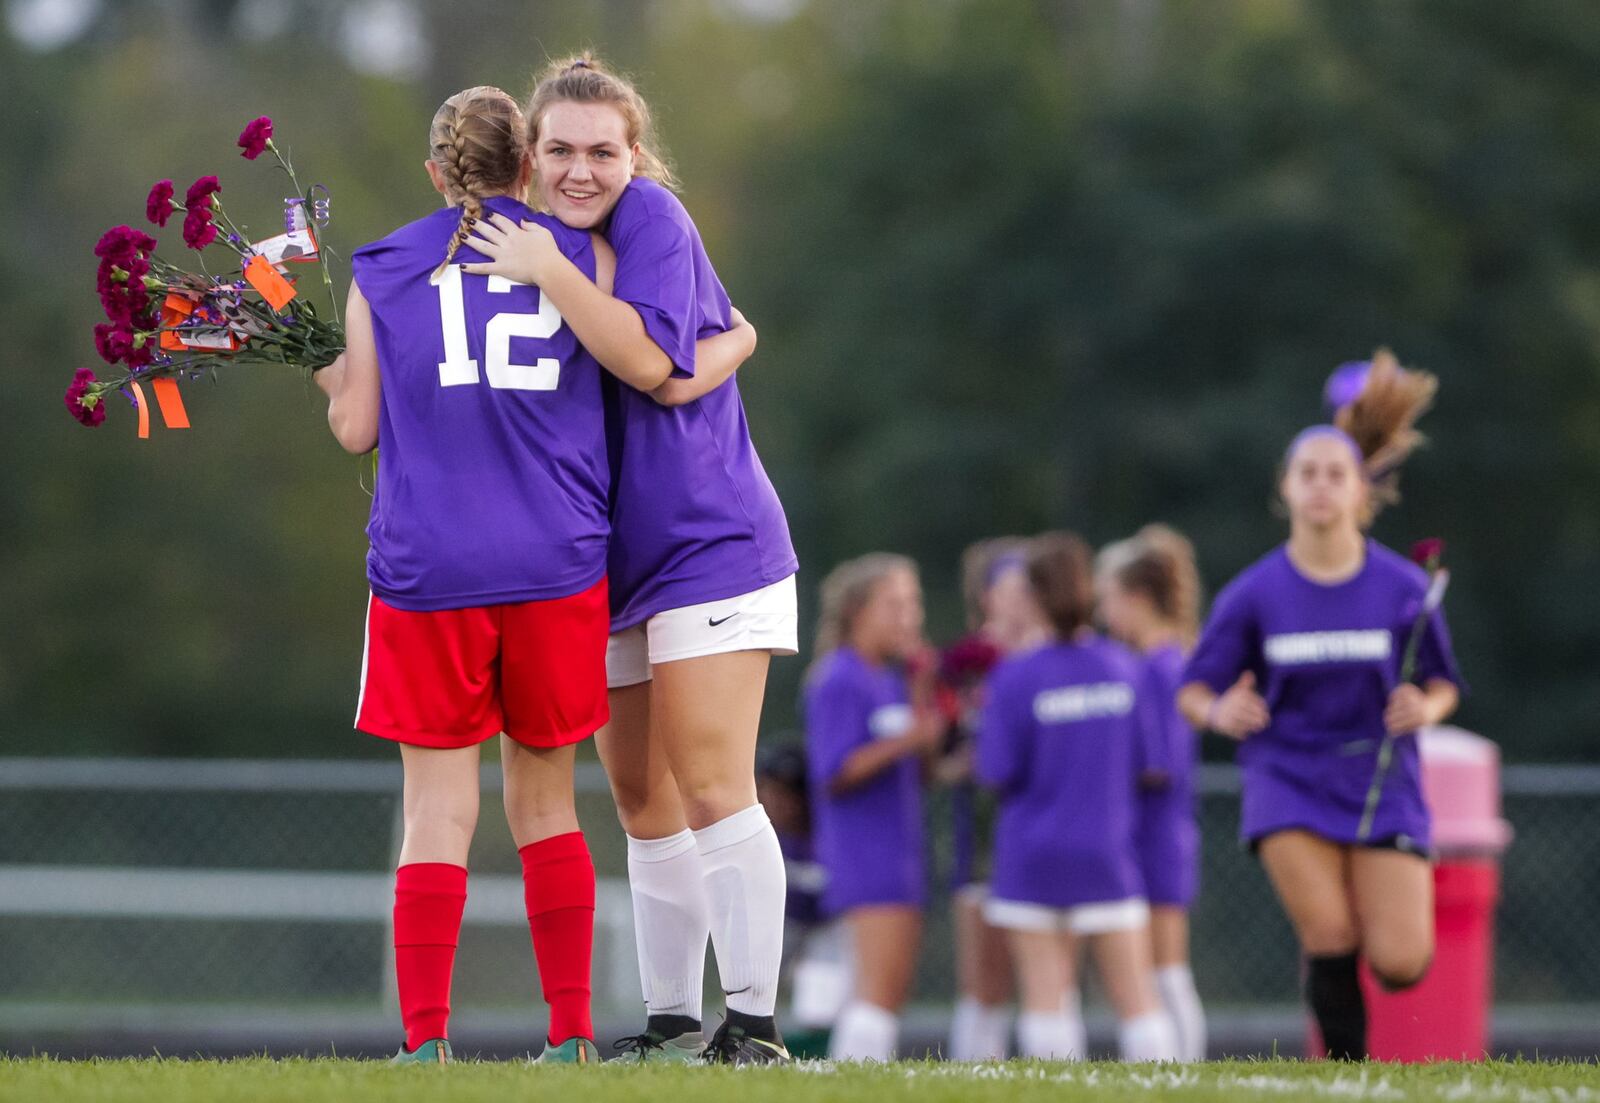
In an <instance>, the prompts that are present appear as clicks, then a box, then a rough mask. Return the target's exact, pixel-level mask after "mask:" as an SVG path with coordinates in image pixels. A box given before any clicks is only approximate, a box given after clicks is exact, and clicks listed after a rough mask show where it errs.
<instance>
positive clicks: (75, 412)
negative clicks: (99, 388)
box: [64, 368, 106, 429]
mask: <svg viewBox="0 0 1600 1103" xmlns="http://www.w3.org/2000/svg"><path fill="white" fill-rule="evenodd" d="M94 381H95V378H94V372H92V371H90V370H89V369H88V368H79V369H78V370H77V371H76V372H75V373H73V376H72V385H71V386H70V387H68V388H67V393H66V395H65V396H64V401H65V402H66V404H67V412H68V413H70V414H71V415H72V416H73V417H75V418H77V419H78V422H79V424H82V425H85V426H87V427H89V428H90V429H93V428H94V427H95V426H96V425H99V424H100V423H101V422H102V421H104V420H105V419H106V404H105V403H104V402H101V401H100V400H99V399H98V398H95V399H89V398H88V395H89V384H91V383H93V382H94Z"/></svg>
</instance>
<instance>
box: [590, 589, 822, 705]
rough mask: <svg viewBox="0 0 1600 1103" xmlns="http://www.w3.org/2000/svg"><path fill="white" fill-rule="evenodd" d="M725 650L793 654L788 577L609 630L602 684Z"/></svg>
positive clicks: (794, 621) (796, 626) (795, 626)
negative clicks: (744, 591)
mask: <svg viewBox="0 0 1600 1103" xmlns="http://www.w3.org/2000/svg"><path fill="white" fill-rule="evenodd" d="M730 651H770V652H772V653H773V654H774V655H794V654H798V653H799V651H800V610H799V606H798V604H797V602H796V599H795V588H794V575H790V576H789V577H788V578H783V579H779V580H778V581H777V582H774V583H772V585H770V586H763V587H761V589H759V590H752V591H750V592H749V593H748V594H740V595H739V596H737V597H725V598H723V599H722V600H720V601H706V602H702V603H701V604H699V605H686V606H684V607H683V608H682V609H668V610H666V611H665V612H661V613H657V614H656V615H655V616H653V617H651V618H650V619H649V620H647V621H645V622H644V623H643V624H636V625H634V626H633V627H632V628H624V629H623V630H622V631H620V632H615V633H613V634H612V636H611V641H610V643H609V644H608V645H607V646H606V685H607V686H608V687H610V688H611V689H616V688H617V687H619V686H633V685H638V684H639V683H640V682H648V681H649V680H650V667H651V665H652V664H654V663H670V662H675V661H676V660H678V659H695V658H699V657H700V656H702V655H722V654H726V653H727V652H730Z"/></svg>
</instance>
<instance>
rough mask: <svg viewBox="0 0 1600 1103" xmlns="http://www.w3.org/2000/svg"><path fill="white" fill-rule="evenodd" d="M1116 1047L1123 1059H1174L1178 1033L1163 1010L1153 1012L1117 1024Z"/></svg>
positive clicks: (1176, 1054) (1175, 1057) (1176, 1050)
mask: <svg viewBox="0 0 1600 1103" xmlns="http://www.w3.org/2000/svg"><path fill="white" fill-rule="evenodd" d="M1117 1049H1118V1051H1119V1052H1120V1054H1121V1057H1122V1059H1123V1060H1124V1061H1176V1060H1177V1059H1178V1038H1177V1032H1176V1031H1174V1030H1173V1029H1172V1020H1171V1019H1169V1018H1168V1017H1167V1013H1166V1012H1165V1011H1152V1012H1150V1013H1149V1014H1148V1015H1140V1016H1139V1017H1138V1018H1136V1019H1124V1020H1123V1021H1122V1022H1121V1024H1119V1026H1118V1028H1117Z"/></svg>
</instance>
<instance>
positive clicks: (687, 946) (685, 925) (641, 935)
mask: <svg viewBox="0 0 1600 1103" xmlns="http://www.w3.org/2000/svg"><path fill="white" fill-rule="evenodd" d="M628 889H629V891H630V894H631V895H632V897H633V932H634V945H635V947H636V948H637V950H638V952H639V980H640V983H641V984H642V985H643V987H644V1006H645V1010H646V1012H647V1013H648V1014H649V1015H650V1018H651V1019H652V1020H654V1019H655V1018H656V1017H657V1016H674V1017H686V1018H690V1019H692V1020H693V1021H694V1026H692V1027H690V1028H689V1029H690V1030H699V1029H700V1020H701V1019H702V1018H703V1013H702V1008H701V1000H702V989H703V988H704V987H705V972H706V939H707V938H708V937H710V934H711V919H710V917H709V914H708V908H707V904H706V883H705V875H704V873H703V872H702V870H701V865H700V851H699V850H698V849H696V847H695V838H694V832H693V831H690V830H689V829H688V828H684V829H683V830H682V831H680V832H678V833H677V834H676V835H669V836H667V837H666V838H665V839H636V838H634V837H633V836H632V835H629V836H628ZM647 1029H649V1028H647ZM677 1033H683V1032H682V1031H678V1032H677Z"/></svg>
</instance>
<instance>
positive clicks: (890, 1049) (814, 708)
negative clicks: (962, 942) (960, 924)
mask: <svg viewBox="0 0 1600 1103" xmlns="http://www.w3.org/2000/svg"><path fill="white" fill-rule="evenodd" d="M922 616H923V614H922V589H921V586H920V584H919V582H918V580H917V569H916V565H915V564H914V563H912V562H911V560H909V559H907V558H905V557H904V556H899V555H889V554H885V553H877V554H873V555H865V556H862V557H861V558H859V559H853V560H850V561H849V562H846V563H841V564H840V565H839V566H837V567H835V568H834V569H833V570H832V571H831V572H829V574H828V577H827V578H826V579H824V580H823V583H822V615H821V617H820V619H819V621H818V625H817V639H816V659H815V660H814V661H813V663H812V667H811V670H810V673H809V674H808V675H807V678H806V687H805V724H806V755H807V758H808V760H809V765H810V779H811V796H812V812H813V816H814V825H813V826H814V831H815V834H814V839H813V842H814V847H815V852H816V857H817V860H818V861H819V862H820V863H821V864H822V867H823V869H824V870H826V872H827V882H826V886H825V888H824V889H823V896H822V905H823V911H824V913H825V914H826V915H827V916H828V917H829V918H842V919H843V921H844V923H845V926H846V927H847V928H848V931H849V934H850V941H851V948H852V970H851V975H852V977H853V980H854V991H853V993H852V996H851V999H850V1002H849V1003H848V1004H846V1005H845V1008H844V1010H843V1011H842V1012H841V1013H840V1015H839V1018H838V1021H837V1022H835V1023H834V1027H833V1038H832V1041H831V1045H830V1050H829V1053H830V1056H832V1057H834V1058H836V1059H841V1060H875V1061H887V1060H889V1059H890V1058H892V1057H893V1056H894V1051H895V1045H896V1043H897V1041H898V1039H899V1032H900V1017H899V1016H900V1010H901V1008H902V1007H903V1006H904V1005H905V1001H906V998H907V996H908V995H909V994H910V991H911V982H912V979H913V976H914V973H915V968H916V961H917V950H918V947H919V945H920V943H921V939H922V909H923V907H924V905H925V904H926V901H927V883H926V882H927V873H926V866H925V859H924V842H923V824H922V779H923V767H924V765H925V764H926V761H927V759H928V757H929V756H930V755H931V754H932V753H933V752H934V751H935V750H936V749H937V747H938V743H939V740H940V738H941V737H942V736H943V734H944V723H943V720H942V719H941V718H940V716H939V714H938V712H937V711H936V710H935V709H934V708H933V707H932V700H931V696H932V695H931V688H932V687H931V685H930V684H929V683H930V681H931V674H932V671H931V669H924V670H923V672H922V673H921V674H920V675H919V676H918V678H919V681H920V683H921V684H920V685H919V686H916V687H913V686H912V684H911V683H910V681H909V680H908V678H907V669H906V668H907V665H908V664H910V663H912V662H913V661H916V660H921V656H922V655H923V653H924V651H925V650H926V644H924V642H923V639H922ZM923 665H924V667H929V666H931V664H928V663H926V662H924V663H923Z"/></svg>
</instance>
